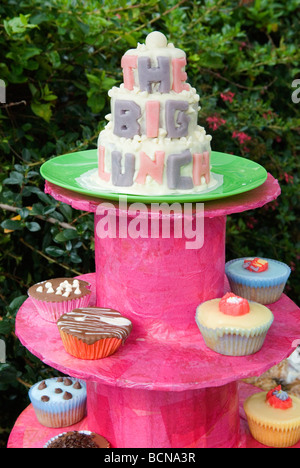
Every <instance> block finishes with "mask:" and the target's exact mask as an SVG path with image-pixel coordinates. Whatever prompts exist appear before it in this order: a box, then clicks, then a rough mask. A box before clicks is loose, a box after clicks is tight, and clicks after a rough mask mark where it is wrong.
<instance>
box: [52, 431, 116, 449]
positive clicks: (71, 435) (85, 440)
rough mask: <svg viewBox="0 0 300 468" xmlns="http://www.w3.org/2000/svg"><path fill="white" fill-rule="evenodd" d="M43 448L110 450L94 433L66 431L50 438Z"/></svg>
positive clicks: (100, 437) (105, 442)
mask: <svg viewBox="0 0 300 468" xmlns="http://www.w3.org/2000/svg"><path fill="white" fill-rule="evenodd" d="M43 448H110V443H109V442H108V440H106V439H105V437H103V436H101V435H99V434H96V433H95V432H91V431H68V432H63V433H62V434H58V435H57V436H55V437H52V438H51V439H50V440H48V442H47V443H46V444H45V445H44V447H43Z"/></svg>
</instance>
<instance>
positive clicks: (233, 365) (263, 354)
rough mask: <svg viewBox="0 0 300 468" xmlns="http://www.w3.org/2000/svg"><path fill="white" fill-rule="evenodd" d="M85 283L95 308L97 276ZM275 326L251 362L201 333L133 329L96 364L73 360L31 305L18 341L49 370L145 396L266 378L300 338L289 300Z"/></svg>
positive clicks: (276, 308)
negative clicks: (214, 346)
mask: <svg viewBox="0 0 300 468" xmlns="http://www.w3.org/2000/svg"><path fill="white" fill-rule="evenodd" d="M80 278H82V279H84V280H85V281H89V282H90V283H91V287H92V291H93V297H92V303H94V302H95V275H94V274H88V275H83V276H80ZM268 307H269V308H270V309H271V310H272V312H273V314H274V317H275V319H274V322H273V324H272V326H271V328H270V330H269V332H268V334H267V337H266V340H265V342H264V345H263V347H262V349H261V350H260V351H259V352H258V353H256V354H253V355H250V356H245V357H230V356H222V355H220V354H217V353H215V352H214V351H211V350H210V349H208V348H207V347H206V346H205V343H204V341H203V339H202V336H201V334H200V332H199V329H198V327H197V325H196V322H195V323H194V326H193V327H192V328H190V329H189V330H188V331H185V332H181V330H177V331H176V330H175V332H174V330H172V329H170V330H169V332H168V329H167V328H164V329H163V330H159V329H155V330H154V333H152V331H151V330H149V331H148V333H145V332H144V333H143V334H139V332H138V331H136V330H134V329H133V332H132V334H131V335H130V336H129V338H128V339H127V341H126V343H125V345H124V347H121V348H120V349H119V351H118V352H117V353H115V354H114V355H112V356H110V357H108V358H105V359H101V360H96V361H89V360H81V359H77V358H74V357H72V356H71V355H69V354H68V353H67V352H66V351H65V349H64V347H63V344H62V341H61V338H60V335H59V331H58V328H57V326H56V324H55V323H48V322H45V321H44V320H43V319H42V318H41V317H40V316H39V314H38V313H37V312H36V309H35V307H34V305H33V303H32V301H31V299H27V300H26V301H25V303H24V304H23V306H22V307H21V308H20V310H19V312H18V314H17V317H16V335H17V336H18V338H19V339H20V341H21V343H22V344H23V345H24V346H25V347H26V348H27V349H28V350H29V351H30V352H31V353H32V354H34V355H35V356H37V357H38V358H39V359H41V361H43V362H44V363H45V364H47V365H49V366H51V367H54V368H56V369H58V370H59V371H61V372H63V373H65V374H69V375H72V376H74V377H77V378H82V379H85V380H91V381H95V382H98V383H103V384H107V385H116V386H119V387H123V388H124V387H125V388H136V389H145V390H160V391H165V390H170V391H172V392H176V391H181V390H192V389H201V388H206V387H213V386H222V385H225V384H227V383H230V382H232V381H236V380H239V379H242V378H247V377H249V376H253V375H260V374H262V373H263V372H265V371H266V370H267V369H269V368H270V367H271V366H273V365H275V364H277V363H278V362H280V361H281V360H283V359H285V358H286V357H287V356H288V355H289V354H290V353H291V352H292V351H293V342H294V341H295V340H296V339H297V338H298V337H299V329H300V310H299V308H298V307H297V306H296V305H295V304H294V302H293V301H291V300H290V299H289V298H288V297H287V296H286V295H284V294H283V295H282V297H281V298H280V300H279V301H277V302H276V303H274V304H271V305H269V306H268Z"/></svg>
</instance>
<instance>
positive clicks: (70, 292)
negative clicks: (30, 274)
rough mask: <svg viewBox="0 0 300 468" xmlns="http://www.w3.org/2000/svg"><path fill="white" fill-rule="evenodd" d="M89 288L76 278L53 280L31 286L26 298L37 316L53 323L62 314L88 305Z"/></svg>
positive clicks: (87, 284)
mask: <svg viewBox="0 0 300 468" xmlns="http://www.w3.org/2000/svg"><path fill="white" fill-rule="evenodd" d="M89 287H90V285H89V283H87V282H86V281H82V280H79V279H76V278H53V279H49V280H46V281H42V282H41V283H37V284H35V285H33V286H31V287H30V288H29V290H28V296H29V297H30V298H31V300H32V301H33V303H34V305H35V307H36V309H37V311H38V313H39V315H40V316H41V317H42V318H43V319H44V320H46V321H47V322H54V323H55V322H57V320H58V319H59V317H60V316H61V315H62V314H65V313H66V312H69V311H70V310H73V309H75V308H77V307H85V306H87V305H88V304H89V302H90V298H91V294H92V293H91V291H90V289H89Z"/></svg>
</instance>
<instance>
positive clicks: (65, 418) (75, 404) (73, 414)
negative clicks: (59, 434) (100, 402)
mask: <svg viewBox="0 0 300 468" xmlns="http://www.w3.org/2000/svg"><path fill="white" fill-rule="evenodd" d="M86 398H87V393H86V383H85V382H84V381H83V380H79V379H75V378H73V377H53V378H50V379H45V380H42V381H41V382H37V383H36V384H34V385H33V386H32V387H31V388H30V390H29V399H30V401H31V403H32V406H33V408H34V411H35V415H36V417H37V419H38V421H39V422H40V424H42V425H43V426H46V427H56V428H58V427H67V426H71V425H73V424H76V423H77V422H79V421H81V420H82V419H83V418H84V416H85V414H86Z"/></svg>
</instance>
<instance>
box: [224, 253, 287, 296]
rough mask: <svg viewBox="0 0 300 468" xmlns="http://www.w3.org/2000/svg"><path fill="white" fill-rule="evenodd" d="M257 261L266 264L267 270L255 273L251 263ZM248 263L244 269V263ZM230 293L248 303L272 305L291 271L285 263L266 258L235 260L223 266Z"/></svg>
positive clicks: (279, 294)
mask: <svg viewBox="0 0 300 468" xmlns="http://www.w3.org/2000/svg"><path fill="white" fill-rule="evenodd" d="M256 260H258V264H259V260H261V261H263V262H267V269H265V270H263V271H256V270H257V268H255V267H253V269H252V270H251V262H254V261H256ZM247 261H249V262H250V267H248V268H245V263H246V264H248V263H249V262H248V263H247ZM225 273H226V275H227V278H228V281H229V284H230V288H231V291H232V292H233V293H235V294H237V295H239V296H241V297H244V298H246V299H248V300H250V301H256V302H259V303H261V304H272V303H273V302H276V301H278V299H279V298H280V296H281V294H282V292H283V290H284V288H285V285H286V282H287V280H288V278H289V276H290V273H291V269H290V267H289V266H288V265H286V264H285V263H282V262H279V261H277V260H272V259H268V258H262V259H258V258H254V257H252V258H249V257H243V258H237V259H234V260H231V261H229V262H227V263H226V264H225Z"/></svg>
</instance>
